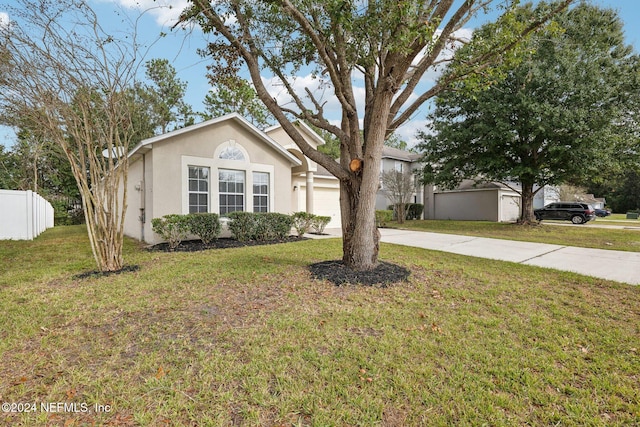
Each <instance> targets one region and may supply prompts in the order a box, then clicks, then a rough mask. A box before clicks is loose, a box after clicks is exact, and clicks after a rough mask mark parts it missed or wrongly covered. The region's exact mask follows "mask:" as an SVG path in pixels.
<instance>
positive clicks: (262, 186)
mask: <svg viewBox="0 0 640 427" xmlns="http://www.w3.org/2000/svg"><path fill="white" fill-rule="evenodd" d="M253 211H254V212H269V174H268V173H267V172H253Z"/></svg>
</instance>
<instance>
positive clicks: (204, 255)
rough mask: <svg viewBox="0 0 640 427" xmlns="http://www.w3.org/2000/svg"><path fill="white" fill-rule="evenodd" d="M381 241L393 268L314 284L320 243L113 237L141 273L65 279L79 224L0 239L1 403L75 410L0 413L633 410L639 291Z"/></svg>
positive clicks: (613, 418)
mask: <svg viewBox="0 0 640 427" xmlns="http://www.w3.org/2000/svg"><path fill="white" fill-rule="evenodd" d="M60 248H64V250H61V249H60ZM381 252H382V257H383V259H384V260H385V261H389V262H392V263H395V264H399V265H402V266H404V267H406V268H408V269H410V270H411V272H412V274H411V276H410V277H409V280H408V282H404V283H400V284H396V285H391V286H388V287H386V288H377V287H368V286H340V287H338V286H335V285H333V284H331V283H329V282H327V281H315V280H312V279H311V276H310V273H309V271H308V268H307V266H308V265H309V264H312V263H316V262H321V261H326V260H332V259H337V258H339V257H340V255H341V243H340V241H339V240H338V239H328V240H308V241H301V242H296V243H287V244H281V245H272V246H268V247H246V248H237V249H223V250H210V251H205V252H198V253H158V252H147V251H144V250H141V249H139V248H138V246H137V245H136V244H134V243H132V242H128V243H127V247H126V254H125V257H126V260H127V263H128V264H132V265H133V264H135V265H139V266H140V267H141V268H140V270H138V271H135V272H131V273H127V274H121V275H114V276H108V277H96V278H92V277H89V278H86V279H82V280H77V279H74V278H73V275H75V274H78V273H81V272H83V271H84V270H88V269H92V268H93V260H92V257H91V253H90V250H89V249H88V241H87V240H86V237H83V229H82V227H60V228H56V229H53V230H50V231H47V232H45V233H44V234H43V235H42V236H41V237H39V238H38V239H36V240H35V241H33V242H0V254H2V255H3V264H2V265H3V270H2V271H0V305H1V306H2V308H3V314H2V316H1V317H0V401H2V402H3V403H4V402H35V403H37V404H38V405H39V404H40V403H41V402H66V403H71V402H76V403H86V404H87V405H88V406H89V408H90V410H89V411H87V412H81V413H49V414H47V413H43V412H41V411H38V412H35V413H23V414H18V413H0V424H4V425H65V424H66V425H91V424H92V423H95V424H97V425H131V426H134V425H136V426H137V425H142V426H159V425H175V426H182V425H199V426H204V425H210V426H219V425H220V426H224V425H260V426H263V425H314V426H330V425H363V426H369V425H382V426H404V425H435V426H449V425H492V426H501V425H504V426H511V425H592V426H599V425H603V426H604V425H621V426H622V425H637V424H638V423H640V393H639V391H638V390H640V376H639V375H638V372H640V353H639V352H640V342H639V338H638V337H640V326H639V325H640V288H638V287H633V286H627V285H622V284H616V283H613V282H608V281H603V280H598V279H592V278H585V277H582V276H579V275H575V274H571V273H562V272H555V271H550V270H545V269H540V268H535V267H529V266H522V265H516V264H510V263H504V262H498V261H490V260H482V259H475V258H467V257H463V256H457V255H453V254H444V253H439V252H431V251H426V250H422V249H417V248H407V247H401V246H395V245H385V244H383V245H381ZM9 254H10V256H11V260H10V262H4V260H5V258H4V256H5V255H7V256H9ZM40 255H42V256H47V257H48V259H47V263H48V265H47V266H46V267H39V265H41V263H40V262H39V261H37V260H38V256H40ZM95 404H100V405H109V406H110V412H101V413H97V412H95V411H93V408H94V405H95ZM3 418H4V419H3ZM5 420H6V421H5ZM2 421H5V422H2Z"/></svg>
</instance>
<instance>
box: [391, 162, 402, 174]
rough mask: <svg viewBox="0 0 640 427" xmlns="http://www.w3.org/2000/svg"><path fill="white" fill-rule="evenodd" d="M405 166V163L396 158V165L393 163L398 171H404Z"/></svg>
mask: <svg viewBox="0 0 640 427" xmlns="http://www.w3.org/2000/svg"><path fill="white" fill-rule="evenodd" d="M403 166H404V164H403V163H402V162H399V161H397V160H396V161H395V163H394V165H393V168H394V169H395V170H396V171H398V172H403Z"/></svg>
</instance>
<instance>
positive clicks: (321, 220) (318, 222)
mask: <svg viewBox="0 0 640 427" xmlns="http://www.w3.org/2000/svg"><path fill="white" fill-rule="evenodd" d="M329 222H331V217H330V216H319V215H316V216H314V217H313V218H311V228H313V230H314V231H315V232H316V233H318V234H322V233H324V229H325V227H326V226H327V224H329Z"/></svg>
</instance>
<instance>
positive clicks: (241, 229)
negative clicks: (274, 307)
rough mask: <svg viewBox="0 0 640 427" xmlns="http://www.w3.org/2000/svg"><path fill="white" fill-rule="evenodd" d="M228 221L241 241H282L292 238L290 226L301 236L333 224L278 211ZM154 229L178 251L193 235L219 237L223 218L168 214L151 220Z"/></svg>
mask: <svg viewBox="0 0 640 427" xmlns="http://www.w3.org/2000/svg"><path fill="white" fill-rule="evenodd" d="M229 219H230V220H231V221H229V223H228V226H229V231H230V232H231V234H232V235H233V237H234V238H235V239H237V240H239V241H247V240H257V241H267V240H281V239H284V238H286V237H287V236H289V233H290V232H291V227H295V229H296V231H297V232H298V235H300V236H302V235H303V234H304V233H306V232H307V231H308V230H309V228H313V229H314V230H315V231H316V232H317V233H323V232H324V229H325V227H326V226H327V224H328V223H329V221H331V217H328V216H318V215H313V214H309V213H306V212H296V213H294V214H293V215H285V214H281V213H275V212H257V213H254V212H232V213H230V214H229ZM151 227H152V228H153V231H154V232H156V233H157V234H159V235H160V236H161V237H162V238H163V239H164V240H165V241H166V242H167V243H168V244H169V248H170V249H171V250H173V249H175V248H177V247H178V245H180V242H182V240H184V239H185V238H186V237H187V236H188V235H190V234H192V235H195V236H197V237H199V238H200V239H201V240H202V242H203V243H205V244H209V243H211V242H212V241H213V240H214V239H216V238H217V237H218V235H219V234H220V230H221V229H222V226H221V224H220V217H219V216H218V214H215V213H195V214H188V215H177V214H172V215H165V216H163V217H162V218H154V219H152V220H151Z"/></svg>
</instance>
